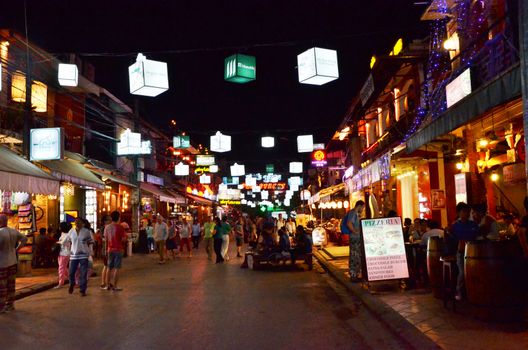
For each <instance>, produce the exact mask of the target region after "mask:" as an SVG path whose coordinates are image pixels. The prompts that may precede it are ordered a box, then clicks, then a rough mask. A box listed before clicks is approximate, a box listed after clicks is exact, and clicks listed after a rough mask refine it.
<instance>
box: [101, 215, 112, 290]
mask: <svg viewBox="0 0 528 350" xmlns="http://www.w3.org/2000/svg"><path fill="white" fill-rule="evenodd" d="M111 223H112V218H111V217H110V215H105V216H104V217H103V228H102V231H103V233H102V239H101V241H102V243H101V252H102V260H103V270H102V271H101V287H100V288H101V289H106V287H107V285H106V284H107V281H108V249H107V247H108V245H107V243H106V239H105V235H104V231H105V228H106V226H108V225H110V224H111Z"/></svg>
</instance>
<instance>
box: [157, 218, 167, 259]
mask: <svg viewBox="0 0 528 350" xmlns="http://www.w3.org/2000/svg"><path fill="white" fill-rule="evenodd" d="M167 238H169V227H168V226H167V224H166V223H165V222H163V217H162V216H161V215H158V217H157V218H156V224H155V225H154V241H155V242H156V248H157V249H158V254H159V264H164V263H165V241H166V240H167Z"/></svg>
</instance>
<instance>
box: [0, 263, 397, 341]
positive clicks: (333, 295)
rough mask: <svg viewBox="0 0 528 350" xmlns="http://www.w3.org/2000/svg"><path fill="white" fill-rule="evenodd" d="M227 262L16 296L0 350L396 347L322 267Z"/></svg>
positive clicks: (145, 271) (142, 271)
mask: <svg viewBox="0 0 528 350" xmlns="http://www.w3.org/2000/svg"><path fill="white" fill-rule="evenodd" d="M233 255H234V254H232V256H233ZM235 259H236V258H235ZM235 259H233V258H232V259H231V261H230V262H229V263H228V264H224V265H215V264H213V263H211V262H209V261H208V260H207V258H206V257H205V256H204V255H203V254H201V253H198V254H196V253H195V255H194V257H193V258H179V259H177V260H176V261H174V262H170V263H168V264H166V265H162V266H160V265H157V264H156V260H155V257H154V255H150V256H139V255H138V256H134V257H131V258H127V259H125V261H124V264H125V265H124V269H123V279H122V283H121V284H122V286H123V287H124V288H125V290H124V291H123V292H117V293H114V292H107V291H101V290H99V288H98V287H97V286H98V281H97V280H96V279H92V280H91V281H90V284H89V288H88V296H87V297H85V298H81V297H80V295H79V293H78V291H77V290H76V291H75V293H74V294H73V295H69V294H68V293H67V290H66V288H64V289H60V290H50V291H47V292H43V293H40V294H37V295H34V296H32V297H28V298H25V299H22V300H20V301H19V302H17V304H16V307H17V311H16V312H14V313H9V314H4V315H0V349H2V350H4V349H6V350H7V349H9V350H11V349H68V350H72V349H74V350H78V349H368V348H376V349H400V348H404V345H403V344H402V343H399V342H398V340H397V339H395V338H394V337H393V336H392V335H391V333H389V331H388V330H387V329H386V328H385V327H384V326H383V325H382V324H380V323H378V322H377V320H376V319H374V318H373V317H372V316H371V314H370V313H368V312H367V311H366V310H364V309H363V307H362V306H361V305H360V303H359V302H358V301H357V300H355V299H354V298H353V297H352V296H351V295H349V294H347V292H346V291H345V290H344V289H342V288H340V286H338V285H336V284H335V282H334V281H333V280H332V279H331V278H330V277H328V276H327V275H326V274H324V273H323V272H322V270H319V271H318V269H317V268H316V269H315V270H314V271H303V270H302V269H300V268H299V269H291V268H278V269H276V270H273V271H268V270H266V271H250V270H247V269H240V267H239V266H240V260H235Z"/></svg>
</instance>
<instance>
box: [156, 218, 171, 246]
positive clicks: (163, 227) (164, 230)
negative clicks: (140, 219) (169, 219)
mask: <svg viewBox="0 0 528 350" xmlns="http://www.w3.org/2000/svg"><path fill="white" fill-rule="evenodd" d="M168 237H169V227H168V226H167V224H166V223H164V222H162V223H161V224H158V223H156V225H155V226H154V240H155V241H158V242H159V241H165V240H167V238H168Z"/></svg>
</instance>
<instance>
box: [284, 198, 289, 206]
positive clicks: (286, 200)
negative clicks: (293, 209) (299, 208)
mask: <svg viewBox="0 0 528 350" xmlns="http://www.w3.org/2000/svg"><path fill="white" fill-rule="evenodd" d="M284 205H285V206H287V207H289V206H290V200H289V199H285V200H284Z"/></svg>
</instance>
